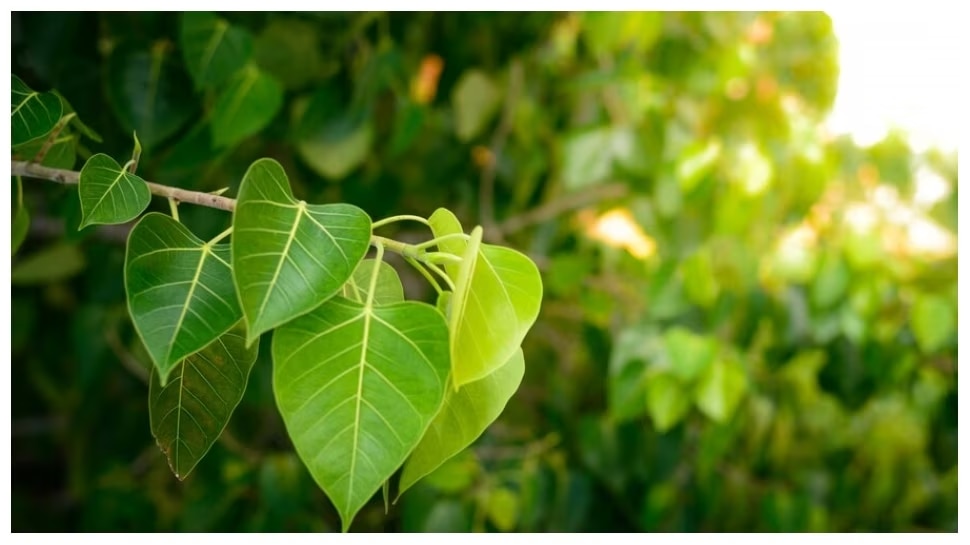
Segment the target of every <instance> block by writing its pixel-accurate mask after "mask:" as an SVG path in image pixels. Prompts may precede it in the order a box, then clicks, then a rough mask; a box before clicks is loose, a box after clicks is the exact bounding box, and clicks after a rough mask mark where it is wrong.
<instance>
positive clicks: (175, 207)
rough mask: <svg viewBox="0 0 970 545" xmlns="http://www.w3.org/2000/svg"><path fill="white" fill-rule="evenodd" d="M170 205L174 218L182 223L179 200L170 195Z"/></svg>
mask: <svg viewBox="0 0 970 545" xmlns="http://www.w3.org/2000/svg"><path fill="white" fill-rule="evenodd" d="M168 207H169V209H170V210H171V211H172V219H174V220H175V221H177V222H179V223H182V222H181V220H179V202H178V201H177V200H175V199H173V198H172V197H169V198H168Z"/></svg>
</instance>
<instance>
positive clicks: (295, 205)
mask: <svg viewBox="0 0 970 545" xmlns="http://www.w3.org/2000/svg"><path fill="white" fill-rule="evenodd" d="M370 235H371V221H370V217H369V216H368V215H367V213H365V212H364V211H363V210H361V209H360V208H357V207H356V206H352V205H349V204H324V205H311V204H307V203H305V202H304V201H297V200H296V199H294V198H293V194H292V193H291V192H290V184H289V180H288V179H287V177H286V173H285V172H283V167H281V166H280V164H279V163H277V162H276V161H274V160H272V159H260V160H258V161H256V162H255V163H253V164H252V165H251V166H250V167H249V170H248V171H246V175H245V176H244V177H243V181H242V184H241V185H240V187H239V197H238V199H237V201H236V211H235V213H234V215H233V235H232V273H233V278H234V279H235V282H236V287H237V289H238V290H239V301H240V303H241V306H242V310H243V315H244V316H245V319H246V325H247V329H248V331H247V338H248V342H250V343H252V342H253V340H255V339H256V338H257V337H258V336H259V335H260V334H262V333H263V332H265V331H268V330H270V329H272V328H274V327H277V326H279V325H281V324H284V323H286V322H288V321H290V320H292V319H293V318H296V317H297V316H299V315H301V314H305V313H307V312H309V311H311V310H313V309H314V308H316V307H318V306H320V304H321V303H323V302H324V301H326V300H327V299H329V298H330V297H331V296H333V295H334V294H335V293H337V292H338V291H339V290H340V288H341V287H342V286H343V285H344V283H345V282H346V281H347V280H348V279H349V278H350V277H351V275H352V274H353V272H354V269H355V268H356V267H357V264H358V263H360V260H361V259H363V257H364V254H365V253H366V252H367V248H368V246H369V244H370Z"/></svg>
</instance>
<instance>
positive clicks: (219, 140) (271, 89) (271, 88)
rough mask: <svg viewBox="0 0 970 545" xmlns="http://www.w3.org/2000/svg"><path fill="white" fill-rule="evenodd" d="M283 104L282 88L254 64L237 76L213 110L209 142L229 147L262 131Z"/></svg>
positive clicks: (218, 146)
mask: <svg viewBox="0 0 970 545" xmlns="http://www.w3.org/2000/svg"><path fill="white" fill-rule="evenodd" d="M282 105H283V86H282V85H280V83H279V82H278V81H276V78H274V77H273V76H271V75H269V74H266V73H264V72H261V71H260V70H259V68H256V66H254V65H249V66H247V67H246V68H245V69H243V70H240V71H239V72H237V73H236V75H235V76H233V77H232V79H230V80H229V82H228V83H227V86H226V89H225V91H223V92H222V93H221V94H220V95H219V98H217V99H216V103H215V105H214V106H213V107H212V143H213V145H215V146H216V147H217V148H222V147H229V146H232V145H234V144H237V143H238V142H240V141H241V140H243V139H244V138H246V137H248V136H252V135H253V134H256V133H257V132H259V131H260V130H262V129H263V127H265V126H266V125H268V124H269V122H270V121H272V120H273V117H275V116H276V112H278V111H279V109H280V107H281V106H282Z"/></svg>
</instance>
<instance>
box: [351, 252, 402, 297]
mask: <svg viewBox="0 0 970 545" xmlns="http://www.w3.org/2000/svg"><path fill="white" fill-rule="evenodd" d="M373 270H374V260H373V259H365V260H363V261H361V262H360V264H358V265H357V268H356V269H354V274H353V275H351V277H350V279H348V280H347V283H346V284H344V286H343V288H342V289H341V293H340V294H341V295H343V296H344V297H346V298H347V299H350V300H351V301H357V302H358V303H363V302H364V301H366V300H367V295H368V290H369V289H370V277H371V273H372V272H373ZM401 301H404V286H403V285H402V284H401V278H400V277H399V276H398V275H397V271H396V270H394V267H392V266H390V265H389V264H388V263H386V262H384V261H381V263H380V266H379V269H378V271H377V284H376V288H375V289H374V304H375V305H390V304H393V303H400V302H401Z"/></svg>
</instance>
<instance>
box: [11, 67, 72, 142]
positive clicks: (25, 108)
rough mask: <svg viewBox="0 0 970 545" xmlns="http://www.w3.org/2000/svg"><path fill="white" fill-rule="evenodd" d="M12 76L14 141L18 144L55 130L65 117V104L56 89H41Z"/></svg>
mask: <svg viewBox="0 0 970 545" xmlns="http://www.w3.org/2000/svg"><path fill="white" fill-rule="evenodd" d="M10 77H11V88H10V145H11V146H18V145H20V144H23V143H25V142H29V141H31V140H33V139H35V138H40V137H41V136H44V135H46V134H47V133H49V132H51V130H53V129H54V126H55V125H57V122H58V121H60V120H61V112H62V106H61V100H60V99H59V98H57V95H55V94H54V93H51V92H47V93H38V92H36V91H34V90H32V89H31V88H30V87H28V86H27V84H26V83H24V82H23V80H21V79H20V78H18V77H17V76H15V75H11V76H10Z"/></svg>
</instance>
